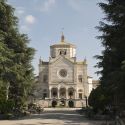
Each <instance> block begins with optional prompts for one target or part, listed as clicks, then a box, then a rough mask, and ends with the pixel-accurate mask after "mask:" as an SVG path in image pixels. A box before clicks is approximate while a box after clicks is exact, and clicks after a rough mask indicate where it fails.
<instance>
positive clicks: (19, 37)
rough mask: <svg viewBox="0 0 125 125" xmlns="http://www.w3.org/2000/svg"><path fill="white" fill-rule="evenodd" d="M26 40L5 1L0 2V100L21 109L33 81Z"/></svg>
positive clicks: (30, 52)
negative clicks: (11, 103) (10, 102)
mask: <svg viewBox="0 0 125 125" xmlns="http://www.w3.org/2000/svg"><path fill="white" fill-rule="evenodd" d="M28 43H29V39H28V37H27V35H26V34H21V33H20V32H19V29H18V19H17V17H15V16H14V8H12V7H11V5H8V4H7V2H6V0H1V1H0V90H1V91H0V100H1V101H2V100H3V99H5V100H6V101H10V100H11V101H13V103H14V107H13V108H15V109H17V108H18V109H21V108H22V107H23V106H24V104H25V102H26V100H27V97H28V93H29V92H30V88H31V85H32V83H33V80H34V74H33V67H32V65H31V61H32V59H33V55H34V52H35V51H34V49H33V48H31V47H28Z"/></svg>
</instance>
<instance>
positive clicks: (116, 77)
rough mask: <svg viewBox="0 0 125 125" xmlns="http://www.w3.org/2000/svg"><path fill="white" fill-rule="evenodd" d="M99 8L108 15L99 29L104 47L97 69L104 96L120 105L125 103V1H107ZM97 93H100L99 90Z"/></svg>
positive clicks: (99, 56)
mask: <svg viewBox="0 0 125 125" xmlns="http://www.w3.org/2000/svg"><path fill="white" fill-rule="evenodd" d="M99 6H100V7H101V8H102V10H103V11H104V13H105V15H106V17H105V18H104V20H105V22H100V26H99V27H97V28H98V30H99V31H100V32H102V33H103V34H102V36H99V37H98V38H99V39H101V40H102V45H103V46H104V50H103V51H102V55H98V56H96V58H97V59H98V60H99V62H98V63H97V67H98V68H101V70H100V71H99V72H98V73H100V74H101V78H100V83H101V87H102V88H103V89H104V90H105V92H104V94H105V95H108V96H109V97H110V101H109V102H110V103H111V104H115V105H116V103H117V105H119V104H120V103H123V102H125V92H124V90H125V1H124V0H107V3H99ZM96 91H97V92H96ZM95 93H98V88H97V89H96V90H95ZM93 96H94V95H93ZM101 96H102V95H100V98H101ZM116 98H117V102H116V100H114V99H116ZM107 100H108V99H107Z"/></svg>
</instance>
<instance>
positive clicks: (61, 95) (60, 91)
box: [59, 88, 66, 98]
mask: <svg viewBox="0 0 125 125" xmlns="http://www.w3.org/2000/svg"><path fill="white" fill-rule="evenodd" d="M59 96H60V98H66V88H60V90H59Z"/></svg>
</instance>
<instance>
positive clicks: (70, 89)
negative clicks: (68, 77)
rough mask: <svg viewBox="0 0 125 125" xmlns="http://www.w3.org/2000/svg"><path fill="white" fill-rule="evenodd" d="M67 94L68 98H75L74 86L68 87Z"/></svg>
mask: <svg viewBox="0 0 125 125" xmlns="http://www.w3.org/2000/svg"><path fill="white" fill-rule="evenodd" d="M68 96H69V98H70V99H75V90H74V88H69V89H68Z"/></svg>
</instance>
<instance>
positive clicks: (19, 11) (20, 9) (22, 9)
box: [16, 7, 25, 16]
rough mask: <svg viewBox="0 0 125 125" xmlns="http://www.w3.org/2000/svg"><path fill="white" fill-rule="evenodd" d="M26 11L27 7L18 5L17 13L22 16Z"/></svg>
mask: <svg viewBox="0 0 125 125" xmlns="http://www.w3.org/2000/svg"><path fill="white" fill-rule="evenodd" d="M24 13H25V9H24V8H23V7H17V9H16V14H17V15H18V16H21V15H23V14H24Z"/></svg>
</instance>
